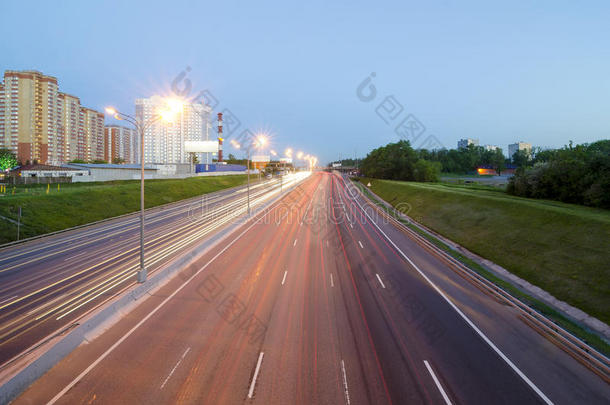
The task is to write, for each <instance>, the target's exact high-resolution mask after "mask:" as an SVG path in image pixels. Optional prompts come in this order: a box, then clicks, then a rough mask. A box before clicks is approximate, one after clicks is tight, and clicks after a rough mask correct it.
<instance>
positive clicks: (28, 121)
mask: <svg viewBox="0 0 610 405" xmlns="http://www.w3.org/2000/svg"><path fill="white" fill-rule="evenodd" d="M0 105H2V106H1V107H0V148H7V149H10V150H11V151H12V152H13V153H14V154H15V155H17V159H18V160H19V161H21V162H24V163H25V162H26V161H30V162H33V161H34V160H36V161H38V162H39V163H46V162H47V161H48V160H49V155H51V156H52V155H53V150H52V149H53V143H54V141H55V139H56V135H57V79H56V78H55V77H52V76H46V75H43V74H42V73H40V72H36V71H33V70H28V71H13V70H7V71H5V72H4V83H3V84H2V85H1V86H0ZM49 148H51V151H49Z"/></svg>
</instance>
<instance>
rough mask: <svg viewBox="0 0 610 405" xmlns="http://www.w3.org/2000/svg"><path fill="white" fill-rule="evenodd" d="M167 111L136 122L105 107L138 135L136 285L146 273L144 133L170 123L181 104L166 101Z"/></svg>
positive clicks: (169, 100) (142, 279)
mask: <svg viewBox="0 0 610 405" xmlns="http://www.w3.org/2000/svg"><path fill="white" fill-rule="evenodd" d="M166 103H167V107H168V108H167V109H165V110H161V111H159V112H158V113H157V114H156V115H154V116H153V117H152V118H149V119H148V120H144V119H142V120H138V119H137V118H135V117H132V116H131V115H129V114H125V113H122V112H120V111H117V110H116V109H115V108H113V107H107V108H106V113H107V114H108V115H111V116H113V117H114V118H115V119H117V120H122V121H127V122H129V123H130V124H131V125H133V126H134V127H135V129H136V131H138V132H139V134H140V269H139V270H138V273H137V280H138V283H143V282H145V281H146V277H147V272H146V267H144V133H145V132H146V130H147V129H148V128H150V127H151V125H152V124H154V123H155V122H157V121H159V120H161V121H165V122H172V121H173V119H174V118H175V116H176V114H177V113H178V112H179V111H180V110H181V109H182V102H181V101H179V100H176V99H168V100H166Z"/></svg>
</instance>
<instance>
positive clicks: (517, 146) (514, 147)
mask: <svg viewBox="0 0 610 405" xmlns="http://www.w3.org/2000/svg"><path fill="white" fill-rule="evenodd" d="M520 150H524V151H527V153H532V144H531V143H527V142H522V141H519V142H516V143H511V144H510V145H508V157H509V158H512V157H513V155H514V154H515V153H517V151H520Z"/></svg>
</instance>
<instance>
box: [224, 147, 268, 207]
mask: <svg viewBox="0 0 610 405" xmlns="http://www.w3.org/2000/svg"><path fill="white" fill-rule="evenodd" d="M266 143H267V138H265V137H264V136H263V135H259V136H258V137H257V139H255V140H253V141H252V143H250V144H249V145H248V150H247V152H248V160H247V162H246V163H247V168H248V198H247V201H248V216H250V152H251V150H252V148H255V149H258V148H262V147H263V146H265V144H266ZM231 144H232V145H233V147H235V148H236V149H239V148H240V147H241V145H240V144H239V142H237V141H234V140H233V141H231Z"/></svg>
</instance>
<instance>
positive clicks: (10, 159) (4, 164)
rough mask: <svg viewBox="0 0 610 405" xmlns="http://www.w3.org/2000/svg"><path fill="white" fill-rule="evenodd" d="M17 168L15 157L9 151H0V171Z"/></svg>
mask: <svg viewBox="0 0 610 405" xmlns="http://www.w3.org/2000/svg"><path fill="white" fill-rule="evenodd" d="M15 166H17V157H16V156H15V154H13V152H11V151H10V150H9V149H0V170H2V171H4V170H10V169H12V168H13V167H15Z"/></svg>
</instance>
